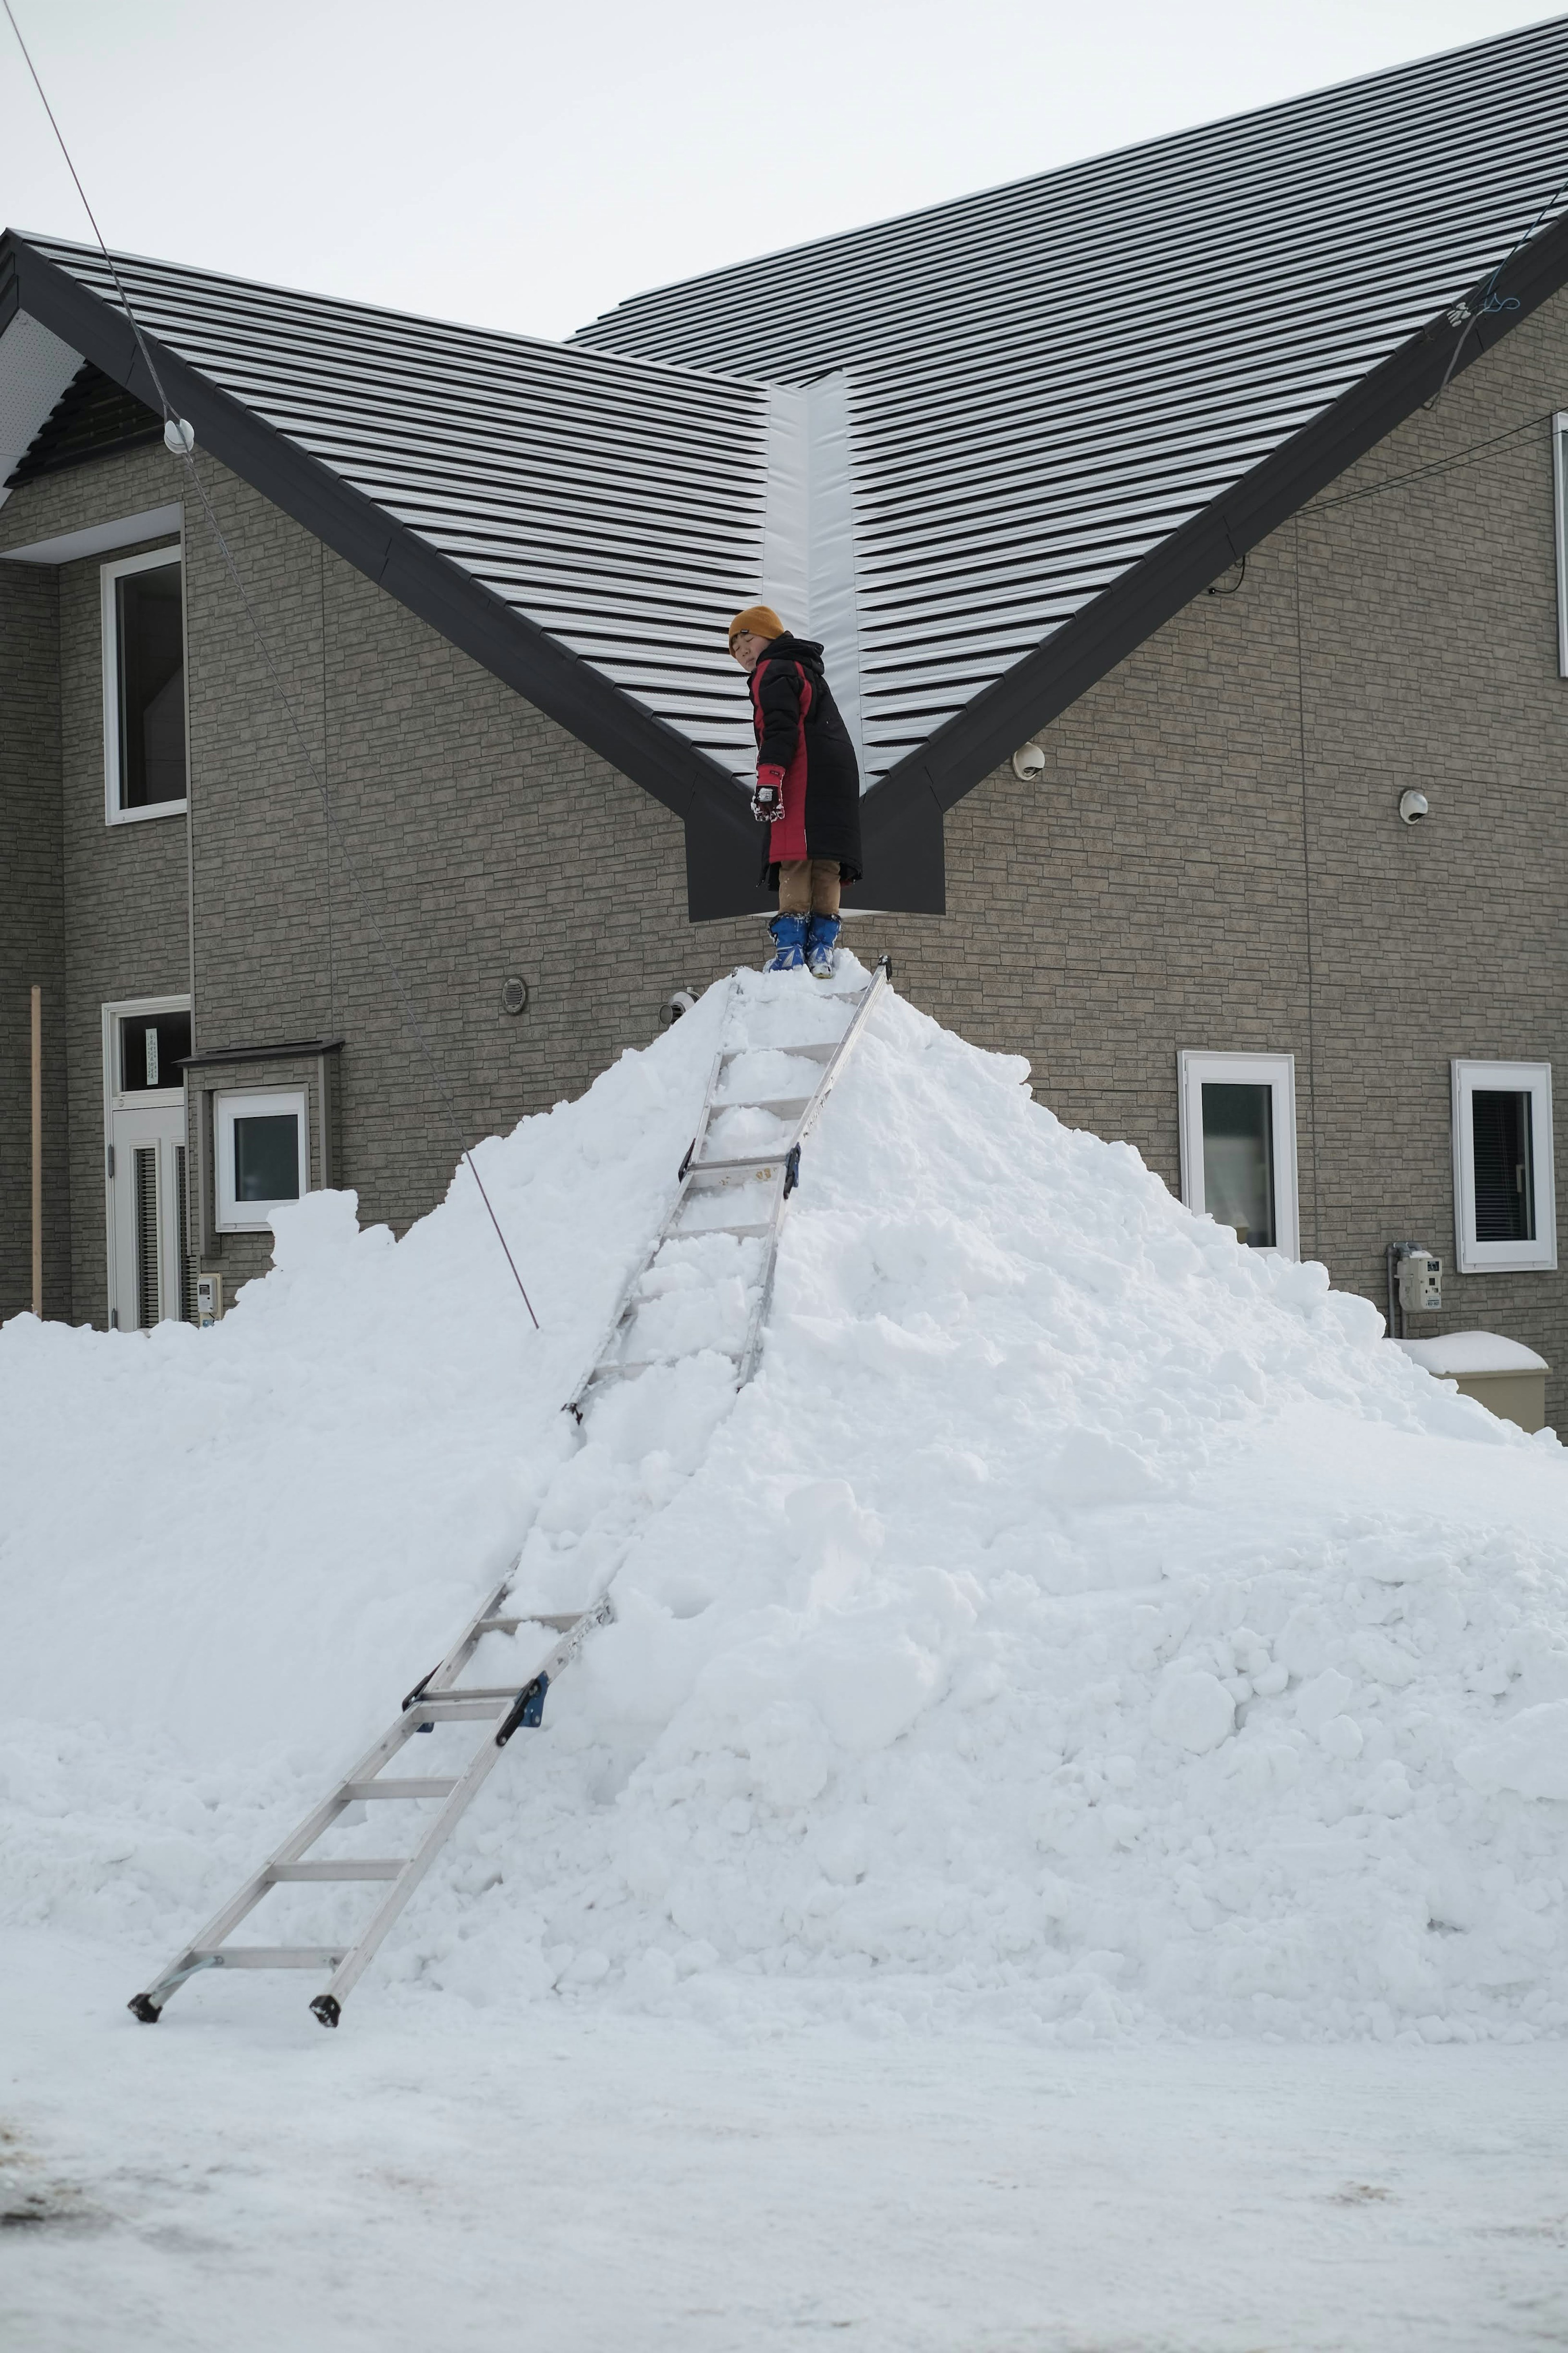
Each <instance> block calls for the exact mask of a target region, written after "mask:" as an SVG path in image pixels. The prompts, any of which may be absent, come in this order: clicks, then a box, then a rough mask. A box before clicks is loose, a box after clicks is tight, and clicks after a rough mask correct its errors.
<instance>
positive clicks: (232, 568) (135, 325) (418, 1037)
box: [0, 0, 539, 1332]
mask: <svg viewBox="0 0 1568 2353" xmlns="http://www.w3.org/2000/svg"><path fill="white" fill-rule="evenodd" d="M0 7H4V9H5V15H6V16H7V18H8V19H9V21H10V26H11V30H12V31H13V33H15V34H16V46H17V47H18V48H19V49H20V50H21V52H22V55H23V58H25V59H26V67H27V71H28V73H29V74H30V75H31V76H32V78H33V87H34V89H35V90H37V93H38V96H39V98H40V100H42V102H43V108H44V112H45V113H46V114H47V116H48V118H49V127H50V129H51V130H52V131H53V132H54V134H55V138H56V140H57V142H58V145H59V151H60V153H61V154H62V155H63V156H64V157H65V160H66V169H67V170H68V172H69V174H70V175H71V178H72V180H73V181H74V182H75V184H76V192H77V194H78V195H79V197H80V198H81V203H82V210H83V211H84V212H85V213H86V215H87V216H88V219H89V221H90V222H91V223H92V233H93V236H94V237H96V238H97V239H98V248H99V251H100V253H101V254H102V256H103V259H104V262H105V264H106V266H107V268H108V270H109V274H110V277H111V278H112V279H113V280H114V285H115V290H116V291H117V293H118V294H119V296H120V301H121V307H122V309H123V310H124V312H125V316H126V319H127V321H128V322H129V323H130V327H131V332H132V335H133V336H134V337H135V339H136V347H137V350H138V351H139V352H140V353H141V354H142V363H143V364H144V365H145V367H146V370H147V373H148V375H149V376H150V377H151V378H152V380H153V387H154V389H155V390H156V392H157V395H158V398H159V401H160V403H161V404H162V406H163V423H164V435H163V439H164V445H165V447H166V448H169V449H170V450H171V452H172V453H173V454H174V455H175V456H176V457H179V458H183V459H184V464H185V466H186V468H187V470H188V471H189V473H190V478H191V483H192V487H193V488H194V489H195V492H196V495H197V497H198V499H199V500H200V501H201V504H202V508H203V511H204V512H205V515H206V519H207V523H208V525H209V527H210V529H211V532H212V535H213V537H214V539H215V540H216V543H217V546H218V549H219V552H220V553H221V554H222V556H223V560H224V563H225V565H226V566H227V569H228V574H229V577H230V578H231V580H232V581H233V582H234V585H235V587H236V588H237V591H238V593H239V599H240V602H241V604H242V605H243V606H244V607H245V613H246V617H247V620H248V621H249V623H250V626H251V629H252V631H253V632H254V634H255V638H256V642H257V644H258V647H259V648H260V650H261V658H262V659H263V661H265V663H266V664H267V669H268V674H269V676H270V678H271V681H272V684H273V688H274V690H275V691H276V693H277V696H278V700H279V702H280V703H281V704H282V706H283V709H284V711H285V712H286V713H287V715H288V719H289V725H290V726H291V727H292V729H293V731H294V734H295V737H296V739H297V741H298V743H299V746H300V757H301V758H302V759H303V760H304V763H305V765H306V767H307V768H308V769H309V770H310V775H311V776H312V778H313V779H314V781H315V786H316V789H317V791H318V792H319V793H320V794H321V807H322V810H323V812H324V814H325V817H326V822H327V828H328V833H329V836H330V837H331V839H333V840H335V841H336V843H337V845H338V850H339V853H340V855H341V857H342V862H343V871H344V872H345V873H346V874H347V875H348V878H349V881H350V882H351V883H352V884H353V892H354V897H355V899H356V900H357V901H358V902H359V909H360V913H361V914H362V915H363V917H364V919H365V921H366V923H368V924H369V925H370V928H371V931H372V932H373V934H374V937H375V942H376V945H377V946H378V947H379V948H380V950H381V954H382V958H383V962H384V966H385V969H386V974H387V977H388V978H389V979H390V980H391V982H392V985H393V987H394V988H395V990H396V992H397V996H398V997H399V999H400V1001H401V1005H402V1008H403V1018H404V1023H405V1027H406V1029H408V1031H409V1034H410V1035H411V1036H412V1037H413V1039H415V1042H416V1044H417V1046H418V1048H419V1050H420V1052H421V1053H422V1054H423V1055H424V1057H425V1060H426V1062H427V1063H428V1064H429V1067H430V1075H431V1078H432V1080H433V1081H434V1082H435V1087H436V1092H437V1094H438V1095H439V1096H440V1099H441V1102H442V1104H443V1105H444V1107H445V1109H446V1113H447V1118H448V1120H449V1121H450V1122H451V1124H452V1130H453V1133H454V1134H455V1135H456V1136H457V1139H458V1152H459V1154H460V1155H461V1156H462V1158H463V1159H464V1160H465V1161H466V1162H467V1164H468V1172H469V1174H470V1175H471V1176H472V1177H473V1180H474V1182H475V1184H476V1185H477V1186H478V1187H479V1198H480V1200H481V1201H482V1202H483V1203H484V1205H485V1208H486V1210H487V1211H488V1213H489V1221H490V1223H491V1225H492V1226H493V1227H494V1228H495V1232H496V1240H498V1241H499V1242H500V1246H501V1250H502V1251H503V1252H504V1254H505V1257H506V1262H507V1264H508V1266H509V1267H510V1269H511V1275H512V1281H513V1282H515V1283H516V1285H517V1287H518V1290H519V1291H520V1293H521V1295H522V1303H523V1305H524V1306H525V1307H526V1308H527V1310H528V1314H529V1319H530V1321H531V1324H532V1325H533V1328H534V1330H535V1331H536V1332H537V1331H538V1329H539V1318H538V1316H537V1315H536V1314H534V1312H533V1302H532V1300H531V1299H530V1297H529V1295H528V1289H527V1286H526V1284H525V1283H524V1282H523V1279H522V1277H521V1274H520V1273H519V1272H518V1268H517V1261H516V1260H515V1259H514V1258H513V1256H512V1254H511V1250H510V1245H509V1243H508V1241H507V1238H506V1236H505V1234H504V1233H503V1232H502V1230H501V1223H500V1219H499V1218H498V1217H497V1215H496V1213H495V1208H494V1206H493V1204H492V1203H491V1200H490V1197H489V1194H488V1193H487V1192H486V1190H485V1185H484V1179H483V1177H482V1176H480V1175H479V1169H478V1168H477V1167H476V1166H475V1164H474V1155H473V1154H472V1153H471V1152H470V1151H469V1149H468V1143H467V1141H466V1138H465V1134H464V1129H463V1124H462V1122H461V1120H460V1119H459V1118H458V1109H457V1105H456V1104H455V1103H453V1101H452V1098H451V1096H450V1094H449V1093H448V1092H447V1085H446V1082H445V1080H444V1079H443V1078H442V1076H441V1068H440V1064H439V1063H438V1062H437V1060H436V1057H435V1054H434V1053H433V1052H432V1051H431V1049H430V1046H429V1043H428V1041H427V1039H426V1036H425V1033H424V1031H423V1029H421V1028H420V1026H419V1024H418V1022H417V1021H416V1018H415V1015H414V1007H413V1003H412V1000H411V999H410V997H409V994H408V991H407V989H406V987H405V985H404V978H403V972H402V968H401V966H400V965H399V964H398V961H397V958H396V957H395V955H394V954H393V952H392V948H391V946H390V944H388V941H387V938H386V934H385V933H384V931H383V930H382V928H381V925H380V923H379V922H378V921H377V920H376V916H375V913H374V908H373V907H372V905H371V903H370V900H369V898H368V896H367V894H366V892H365V888H364V885H363V882H362V881H361V880H360V874H359V869H358V868H357V866H356V865H355V863H354V860H353V853H352V851H351V850H350V849H349V846H348V843H347V841H346V840H345V839H344V838H343V833H342V827H341V826H340V825H339V823H338V821H337V818H336V816H335V814H334V812H333V809H332V804H331V795H330V794H329V793H328V790H327V786H326V780H325V778H324V777H323V776H322V775H321V770H320V769H319V768H318V767H317V765H316V762H315V758H314V756H313V754H312V753H311V751H310V744H309V743H308V741H307V740H306V736H305V732H304V729H303V728H302V727H301V725H300V717H299V713H298V712H296V710H295V708H294V704H293V702H292V700H291V699H290V697H289V691H288V689H287V688H286V687H285V686H284V683H283V681H282V678H281V676H280V674H279V669H278V665H277V663H276V662H275V661H274V660H273V659H272V653H271V649H270V648H269V647H268V643H267V638H266V636H265V634H264V632H263V630H262V627H261V623H260V621H259V619H258V617H257V613H256V608H255V607H254V606H253V605H252V603H251V601H250V596H249V594H248V592H247V588H246V586H245V582H244V581H243V580H242V579H241V577H240V573H239V566H238V565H237V563H236V562H235V559H234V551H233V550H232V548H231V547H230V546H229V543H228V541H227V540H226V537H225V536H224V532H223V526H222V525H221V524H220V522H218V519H217V514H216V510H215V508H214V506H213V502H212V500H211V499H210V498H209V497H208V495H207V488H206V484H205V482H204V481H203V480H202V478H201V475H200V473H199V472H198V470H197V468H196V461H195V448H194V438H187V428H186V427H185V426H184V422H183V420H182V419H181V417H180V416H179V415H178V412H177V411H176V410H175V408H174V405H173V404H172V402H171V401H170V399H169V396H168V394H167V393H166V392H165V391H164V389H163V378H162V377H161V376H160V375H159V374H158V369H157V364H156V363H155V361H154V360H153V353H152V351H151V349H150V348H149V346H148V343H147V339H146V337H145V335H144V334H143V333H142V323H141V321H140V320H139V319H138V318H137V316H136V312H135V311H134V309H133V308H132V301H131V297H130V295H129V294H128V293H127V292H126V290H125V283H124V280H122V279H121V275H120V272H119V270H118V269H116V268H115V266H114V257H113V255H112V254H111V253H110V250H109V248H108V246H107V245H106V244H105V243H104V239H103V232H102V230H101V229H100V227H99V226H98V219H97V216H96V215H95V213H94V212H93V209H92V206H91V205H90V204H89V202H88V199H87V191H86V189H85V188H84V187H83V186H82V184H81V180H80V177H79V174H78V172H77V168H76V165H75V164H73V163H72V161H71V155H70V150H69V148H68V146H67V145H66V142H65V135H64V133H63V132H62V131H61V129H60V126H59V124H58V122H57V121H56V120H55V111H54V109H53V107H52V106H51V105H50V104H49V101H48V99H47V95H46V93H45V90H44V85H43V83H42V82H41V81H40V80H39V79H38V69H37V67H36V66H35V65H34V63H33V59H32V56H31V53H30V52H29V50H28V47H27V44H26V41H25V40H24V39H23V38H22V28H21V26H19V25H18V24H17V22H16V16H15V15H14V13H13V11H12V7H11V0H0ZM170 427H173V431H172V433H171V431H170V430H169V428H170ZM325 724H326V712H325V709H324V708H323V711H322V725H323V728H324V727H325Z"/></svg>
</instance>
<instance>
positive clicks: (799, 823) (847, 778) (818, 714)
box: [751, 629, 861, 888]
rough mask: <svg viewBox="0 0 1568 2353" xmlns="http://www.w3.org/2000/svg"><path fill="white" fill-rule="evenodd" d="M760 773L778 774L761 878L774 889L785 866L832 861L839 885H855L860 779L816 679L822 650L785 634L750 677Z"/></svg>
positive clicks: (851, 749)
mask: <svg viewBox="0 0 1568 2353" xmlns="http://www.w3.org/2000/svg"><path fill="white" fill-rule="evenodd" d="M751 688H752V724H753V726H754V727H755V730H756V737H757V765H758V767H759V768H765V767H775V768H782V769H783V770H784V817H783V818H781V819H780V820H779V822H778V823H777V824H775V825H773V826H770V827H769V828H768V834H767V840H766V844H765V846H764V849H763V880H764V881H766V882H767V883H768V885H769V886H770V888H771V887H773V885H775V884H776V883H777V881H778V870H779V861H780V860H781V859H785V858H837V860H838V871H839V875H840V878H841V879H842V881H846V882H858V881H859V880H860V873H861V867H860V772H859V769H858V766H857V765H856V760H855V746H854V744H852V743H851V742H850V740H849V731H848V729H847V727H846V726H845V724H844V721H843V719H842V717H841V716H840V714H839V710H838V705H837V703H836V702H834V700H833V691H832V689H831V688H830V687H829V685H828V683H827V681H826V678H825V677H824V676H823V673H822V648H821V647H820V646H819V645H817V644H816V643H814V641H813V640H812V639H811V638H795V637H792V636H791V635H790V634H789V632H788V630H787V629H786V630H785V632H784V636H783V637H782V638H773V640H772V642H771V643H770V644H769V646H768V648H767V650H766V652H765V653H763V655H762V657H761V658H760V659H759V660H758V663H757V666H756V669H755V670H753V671H752V679H751Z"/></svg>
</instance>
